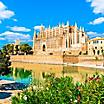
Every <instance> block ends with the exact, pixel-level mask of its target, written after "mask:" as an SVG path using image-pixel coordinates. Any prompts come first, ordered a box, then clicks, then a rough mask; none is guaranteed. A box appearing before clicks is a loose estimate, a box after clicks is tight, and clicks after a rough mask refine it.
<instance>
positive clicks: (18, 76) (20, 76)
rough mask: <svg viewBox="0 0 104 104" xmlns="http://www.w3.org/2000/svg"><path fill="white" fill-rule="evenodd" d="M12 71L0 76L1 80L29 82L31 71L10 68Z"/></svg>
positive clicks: (27, 83) (26, 83)
mask: <svg viewBox="0 0 104 104" xmlns="http://www.w3.org/2000/svg"><path fill="white" fill-rule="evenodd" d="M11 70H12V72H11V73H10V74H8V75H4V76H2V75H1V76H0V79H1V80H9V81H15V82H16V83H21V84H25V85H29V84H31V81H32V72H31V71H28V70H25V69H21V68H11Z"/></svg>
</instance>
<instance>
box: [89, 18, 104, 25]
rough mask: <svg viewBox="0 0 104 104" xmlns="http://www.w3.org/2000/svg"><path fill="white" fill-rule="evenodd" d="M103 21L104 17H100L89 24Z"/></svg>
mask: <svg viewBox="0 0 104 104" xmlns="http://www.w3.org/2000/svg"><path fill="white" fill-rule="evenodd" d="M103 22H104V17H99V18H97V19H95V20H93V21H92V22H90V23H89V24H92V25H96V24H101V23H103Z"/></svg>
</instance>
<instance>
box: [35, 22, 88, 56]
mask: <svg viewBox="0 0 104 104" xmlns="http://www.w3.org/2000/svg"><path fill="white" fill-rule="evenodd" d="M87 39H88V37H87V35H86V33H85V32H84V28H81V27H80V29H78V27H77V24H76V23H75V26H70V25H69V23H68V22H67V24H66V25H64V24H62V25H61V24H59V25H58V26H56V27H53V28H50V26H49V28H44V26H43V25H41V26H40V31H39V32H38V33H37V32H36V31H35V33H34V38H33V50H34V54H42V53H44V54H59V53H60V54H62V53H65V52H68V53H69V54H73V51H74V52H75V51H76V52H77V54H79V53H80V52H81V51H82V49H85V48H83V47H86V45H85V43H86V41H87ZM85 51H86V49H85Z"/></svg>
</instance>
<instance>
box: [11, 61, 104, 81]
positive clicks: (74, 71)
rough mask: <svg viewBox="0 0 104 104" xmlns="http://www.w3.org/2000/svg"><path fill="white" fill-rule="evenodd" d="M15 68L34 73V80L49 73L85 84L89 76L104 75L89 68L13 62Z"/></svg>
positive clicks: (40, 78) (103, 70) (102, 70)
mask: <svg viewBox="0 0 104 104" xmlns="http://www.w3.org/2000/svg"><path fill="white" fill-rule="evenodd" d="M12 67H13V68H20V69H21V68H22V69H23V68H24V69H25V70H28V71H31V72H32V78H35V79H38V80H42V79H43V75H45V74H48V73H54V74H55V76H56V77H62V76H71V77H73V79H74V81H79V82H83V81H84V80H85V78H86V74H88V76H92V75H93V74H95V73H96V72H97V73H100V74H104V69H97V68H88V67H76V66H65V65H49V64H33V63H19V62H13V63H12Z"/></svg>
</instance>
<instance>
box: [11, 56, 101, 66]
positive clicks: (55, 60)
mask: <svg viewBox="0 0 104 104" xmlns="http://www.w3.org/2000/svg"><path fill="white" fill-rule="evenodd" d="M98 58H99V59H101V58H100V57H98ZM92 60H95V57H94V56H87V55H86V56H85V55H84V56H78V55H13V56H11V61H12V62H27V63H36V64H64V63H72V64H75V63H83V62H92Z"/></svg>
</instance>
